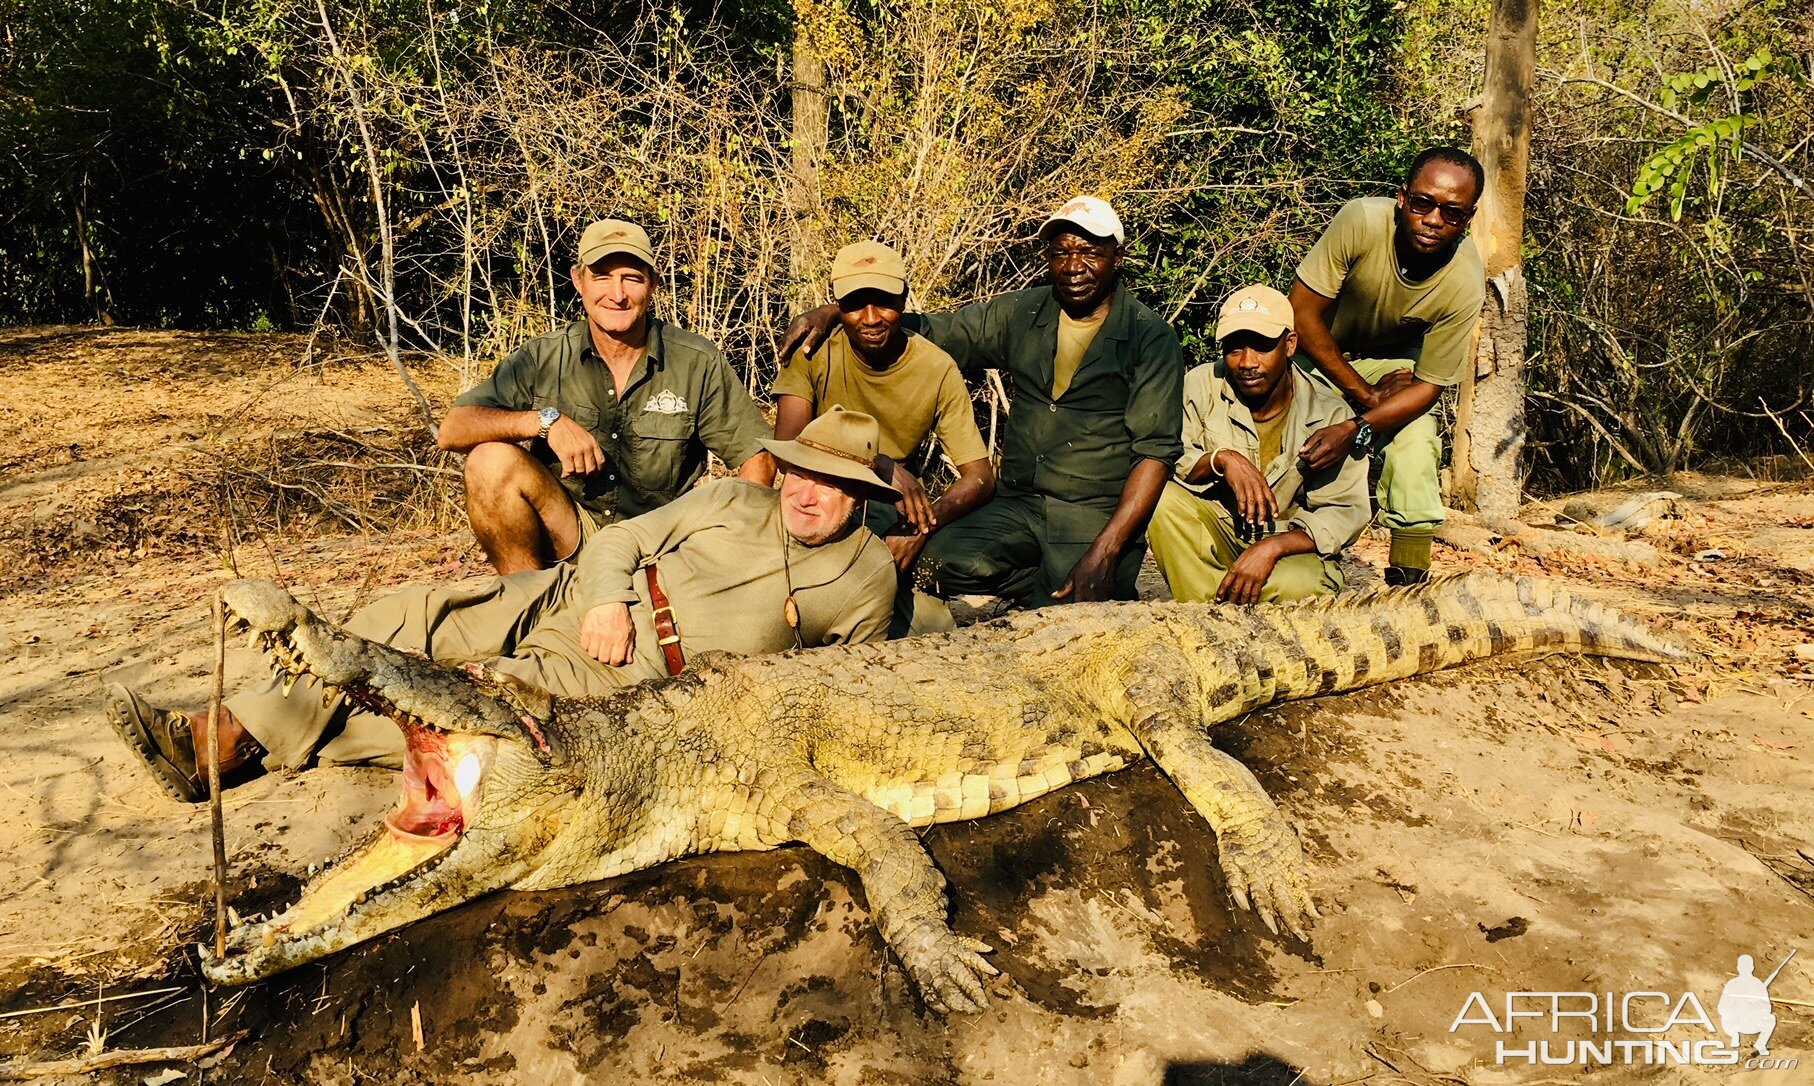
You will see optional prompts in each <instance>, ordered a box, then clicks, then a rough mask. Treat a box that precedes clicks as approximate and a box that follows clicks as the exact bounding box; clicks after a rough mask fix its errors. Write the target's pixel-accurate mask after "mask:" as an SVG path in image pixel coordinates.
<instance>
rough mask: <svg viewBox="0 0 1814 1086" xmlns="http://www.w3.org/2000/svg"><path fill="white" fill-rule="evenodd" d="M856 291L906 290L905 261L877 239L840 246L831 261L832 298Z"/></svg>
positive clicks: (902, 291) (903, 292)
mask: <svg viewBox="0 0 1814 1086" xmlns="http://www.w3.org/2000/svg"><path fill="white" fill-rule="evenodd" d="M859 290H882V291H887V292H888V293H889V294H905V293H907V262H906V261H905V260H902V259H901V254H900V253H897V252H895V251H894V250H893V249H890V248H889V247H888V246H886V245H883V244H882V243H881V242H879V241H859V242H857V243H856V244H855V245H846V246H844V248H842V249H839V250H838V255H837V256H835V257H833V258H832V261H831V294H832V297H834V298H845V297H848V296H850V295H852V294H855V293H856V292H857V291H859Z"/></svg>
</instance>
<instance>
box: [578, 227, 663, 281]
mask: <svg viewBox="0 0 1814 1086" xmlns="http://www.w3.org/2000/svg"><path fill="white" fill-rule="evenodd" d="M617 253H623V254H624V255H626V256H633V257H635V258H636V259H638V260H640V261H642V262H643V263H644V264H646V265H648V266H649V270H650V271H654V270H655V247H654V246H653V245H650V244H649V234H648V231H646V230H644V229H643V228H642V227H640V226H638V225H636V224H635V223H633V222H625V221H624V220H622V219H600V220H598V221H597V222H595V223H592V224H591V225H589V226H587V227H586V232H585V233H583V234H581V235H580V236H579V262H580V266H581V267H584V268H590V267H591V266H592V265H594V264H596V263H598V262H599V261H601V260H603V259H604V258H606V257H608V256H613V255H616V254H617Z"/></svg>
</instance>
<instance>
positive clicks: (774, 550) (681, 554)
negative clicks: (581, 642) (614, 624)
mask: <svg viewBox="0 0 1814 1086" xmlns="http://www.w3.org/2000/svg"><path fill="white" fill-rule="evenodd" d="M784 544H785V550H784ZM646 565H654V566H655V569H656V572H657V574H658V576H659V578H660V580H661V588H662V591H663V592H664V593H666V594H667V597H668V602H669V604H670V605H672V607H673V608H674V625H675V628H676V629H677V630H678V631H679V633H680V644H681V649H682V650H683V651H684V652H685V653H686V657H687V660H688V661H689V662H690V661H693V660H696V659H698V657H699V654H700V653H703V652H712V651H722V652H731V653H737V654H739V655H745V656H753V655H756V654H758V653H764V652H782V651H784V650H787V649H791V648H794V647H796V645H795V640H794V631H793V629H792V628H790V627H789V626H788V624H787V620H786V617H785V614H786V611H785V608H786V603H787V596H788V592H789V589H790V586H791V589H792V592H793V596H794V602H795V604H796V605H797V606H798V607H799V612H800V631H799V641H800V644H801V645H803V646H805V647H807V648H813V647H816V646H819V645H835V644H845V643H856V642H866V641H880V640H882V639H883V638H884V637H886V636H887V635H888V619H889V616H890V614H891V613H892V611H893V609H894V589H895V582H896V577H895V568H894V559H893V557H892V556H891V555H890V554H889V552H888V548H887V547H886V546H885V545H884V544H883V543H882V541H881V540H879V539H877V538H876V537H875V536H874V535H872V534H870V532H869V530H868V529H867V528H863V527H861V526H859V527H858V528H857V529H856V531H854V532H852V533H850V534H849V535H847V536H845V537H844V538H843V539H839V540H836V541H834V542H831V543H826V544H823V545H821V546H817V547H808V546H805V545H804V544H801V543H799V542H797V541H795V540H794V539H793V538H792V537H791V536H788V535H787V534H786V532H785V531H784V530H783V527H782V523H781V493H780V491H778V490H775V489H772V488H770V487H760V486H756V485H755V484H754V483H750V482H747V481H745V480H742V479H719V480H716V481H714V482H711V483H707V484H706V485H704V486H702V487H698V488H697V489H694V490H692V491H689V492H688V493H686V494H684V495H682V496H681V497H680V498H678V499H676V500H675V501H673V502H672V503H670V504H668V505H665V506H663V507H662V508H660V509H657V510H656V511H654V512H652V513H645V514H644V515H642V516H640V517H636V518H633V519H631V520H625V521H620V522H618V523H616V524H613V525H610V526H609V527H606V528H604V529H602V530H600V531H599V533H598V534H597V535H595V536H593V537H592V538H591V539H588V540H587V541H586V544H585V546H584V547H583V548H582V549H581V550H580V556H579V572H578V574H577V576H576V581H575V601H576V602H577V604H578V606H577V607H576V608H573V609H572V614H573V615H574V616H575V620H576V621H578V620H583V618H584V615H585V613H586V612H587V611H589V610H591V609H592V608H593V607H596V606H598V605H599V604H601V603H627V604H629V605H630V614H631V617H632V619H633V620H634V622H635V623H636V659H635V660H633V661H632V662H631V663H629V664H627V665H625V668H624V670H632V669H633V670H634V672H635V674H633V675H629V676H626V678H628V679H629V680H630V681H635V680H637V679H641V678H653V677H657V676H661V675H666V674H667V668H666V666H665V665H664V664H663V661H662V656H661V648H660V646H659V645H658V644H657V640H656V635H655V625H654V618H653V615H654V606H653V605H652V604H651V603H650V602H649V582H648V578H647V577H646V576H643V575H642V574H641V573H640V570H641V569H642V567H644V566H646Z"/></svg>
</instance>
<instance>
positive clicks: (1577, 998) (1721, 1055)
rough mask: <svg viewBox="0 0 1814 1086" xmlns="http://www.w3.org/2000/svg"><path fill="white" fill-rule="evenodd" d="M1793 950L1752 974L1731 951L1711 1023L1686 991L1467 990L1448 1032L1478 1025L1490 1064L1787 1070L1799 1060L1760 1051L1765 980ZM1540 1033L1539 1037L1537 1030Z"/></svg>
mask: <svg viewBox="0 0 1814 1086" xmlns="http://www.w3.org/2000/svg"><path fill="white" fill-rule="evenodd" d="M1797 953H1799V950H1798V949H1791V950H1790V951H1789V953H1788V956H1787V957H1785V958H1783V960H1782V962H1781V963H1780V964H1778V965H1777V967H1776V968H1775V969H1773V970H1771V972H1770V975H1769V976H1767V977H1764V978H1762V979H1759V978H1758V976H1757V973H1756V963H1755V961H1754V959H1753V958H1752V957H1751V955H1749V954H1740V955H1739V956H1738V962H1737V967H1738V973H1737V975H1736V976H1734V977H1733V978H1732V979H1731V980H1728V981H1727V982H1726V983H1725V986H1724V987H1722V988H1721V989H1720V996H1719V1002H1717V1003H1716V1004H1714V1009H1715V1011H1716V1012H1717V1013H1718V1015H1719V1025H1718V1026H1717V1027H1716V1026H1715V1025H1714V1024H1713V1018H1712V1017H1711V1016H1710V1015H1708V1013H1707V1010H1706V1007H1705V1005H1703V1004H1702V1003H1701V1000H1700V997H1699V996H1697V995H1695V994H1694V993H1693V992H1691V991H1682V992H1676V993H1670V992H1661V991H1640V992H1506V993H1505V995H1504V997H1503V1002H1502V1003H1498V1004H1496V1003H1491V1002H1489V1001H1488V1000H1487V997H1486V996H1484V995H1482V994H1481V993H1479V992H1472V993H1469V995H1468V997H1467V1000H1466V1001H1465V1002H1463V1003H1462V1005H1461V1010H1460V1011H1459V1012H1458V1013H1457V1014H1456V1015H1455V1021H1454V1022H1452V1023H1450V1024H1449V1032H1450V1033H1457V1032H1459V1031H1460V1030H1461V1028H1462V1027H1463V1026H1486V1027H1488V1028H1489V1029H1490V1030H1491V1031H1492V1032H1493V1033H1494V1034H1496V1035H1497V1036H1495V1038H1494V1041H1493V1046H1494V1047H1493V1062H1494V1063H1496V1064H1500V1065H1505V1064H1509V1063H1523V1064H1525V1065H1527V1066H1539V1065H1541V1066H1546V1067H1568V1066H1575V1067H1591V1066H1594V1065H1602V1066H1605V1065H1614V1064H1617V1065H1623V1066H1653V1065H1655V1066H1666V1065H1668V1064H1670V1063H1675V1064H1679V1065H1682V1066H1700V1067H1720V1066H1725V1067H1739V1066H1742V1067H1743V1068H1744V1069H1745V1070H1748V1071H1750V1070H1759V1069H1793V1068H1795V1067H1797V1066H1798V1065H1799V1063H1800V1060H1799V1059H1798V1058H1797V1057H1794V1056H1788V1057H1774V1058H1773V1057H1771V1056H1770V1048H1769V1044H1770V1037H1771V1035H1772V1034H1774V1033H1775V1032H1776V1014H1775V1012H1773V1011H1772V1010H1771V1009H1770V985H1771V984H1772V983H1774V982H1775V980H1776V978H1777V977H1778V976H1780V975H1781V974H1782V971H1783V969H1784V968H1786V967H1787V966H1788V964H1789V963H1790V962H1791V961H1793V960H1794V958H1795V955H1796V954H1797ZM1521 1020H1522V1022H1521ZM1696 1027H1698V1029H1697V1028H1696ZM1545 1033H1547V1034H1548V1035H1549V1036H1548V1037H1543V1036H1541V1035H1542V1034H1545ZM1520 1034H1522V1036H1518V1035H1520ZM1533 1034H1536V1035H1537V1036H1532V1035H1533ZM1745 1036H1751V1037H1754V1038H1756V1039H1755V1040H1754V1041H1753V1042H1752V1050H1753V1052H1754V1053H1755V1054H1754V1055H1747V1054H1746V1052H1745V1048H1744V1046H1743V1045H1742V1044H1741V1043H1740V1040H1741V1038H1742V1037H1745Z"/></svg>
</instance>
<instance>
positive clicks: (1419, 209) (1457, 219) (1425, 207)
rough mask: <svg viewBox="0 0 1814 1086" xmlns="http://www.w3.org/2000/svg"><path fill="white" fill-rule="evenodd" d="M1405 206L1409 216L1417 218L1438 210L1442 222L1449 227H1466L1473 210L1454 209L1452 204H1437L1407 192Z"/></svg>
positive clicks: (1425, 197) (1419, 194)
mask: <svg viewBox="0 0 1814 1086" xmlns="http://www.w3.org/2000/svg"><path fill="white" fill-rule="evenodd" d="M1405 206H1406V207H1408V208H1410V209H1411V214H1413V215H1416V216H1417V217H1418V218H1422V217H1423V216H1425V215H1428V214H1429V213H1430V212H1432V211H1435V210H1437V209H1439V208H1440V209H1441V211H1442V221H1443V222H1446V223H1448V224H1449V225H1450V226H1466V225H1467V224H1468V220H1470V219H1472V218H1473V217H1474V209H1473V208H1471V207H1456V206H1455V205H1454V204H1439V203H1437V202H1436V201H1435V200H1432V199H1430V198H1429V197H1428V196H1425V195H1424V194H1423V193H1421V192H1409V191H1407V192H1406V193H1405Z"/></svg>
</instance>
